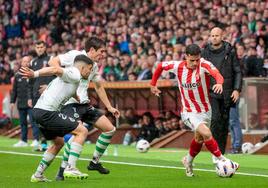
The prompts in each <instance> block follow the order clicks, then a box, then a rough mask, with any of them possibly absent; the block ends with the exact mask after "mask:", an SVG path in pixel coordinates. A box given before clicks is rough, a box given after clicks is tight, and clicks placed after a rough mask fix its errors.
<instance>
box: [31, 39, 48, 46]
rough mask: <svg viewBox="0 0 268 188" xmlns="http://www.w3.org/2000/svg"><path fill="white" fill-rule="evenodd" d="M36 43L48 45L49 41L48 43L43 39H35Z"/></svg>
mask: <svg viewBox="0 0 268 188" xmlns="http://www.w3.org/2000/svg"><path fill="white" fill-rule="evenodd" d="M34 44H35V45H40V44H43V45H44V46H47V43H46V42H45V41H43V40H37V41H35V43H34Z"/></svg>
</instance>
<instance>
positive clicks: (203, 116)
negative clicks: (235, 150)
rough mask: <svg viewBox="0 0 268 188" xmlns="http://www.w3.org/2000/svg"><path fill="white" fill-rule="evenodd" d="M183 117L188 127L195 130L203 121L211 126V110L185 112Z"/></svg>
mask: <svg viewBox="0 0 268 188" xmlns="http://www.w3.org/2000/svg"><path fill="white" fill-rule="evenodd" d="M181 119H182V121H183V123H184V125H186V126H187V127H189V128H191V129H192V130H193V131H195V130H196V129H197V128H198V126H199V125H200V124H201V123H204V124H206V126H207V127H210V124H211V111H208V112H201V113H196V112H183V113H181Z"/></svg>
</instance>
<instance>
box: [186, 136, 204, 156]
mask: <svg viewBox="0 0 268 188" xmlns="http://www.w3.org/2000/svg"><path fill="white" fill-rule="evenodd" d="M202 145H203V143H198V142H197V141H196V140H195V139H193V140H192V142H191V145H190V151H189V154H190V155H191V156H192V157H193V158H194V157H195V156H196V155H197V154H198V153H199V152H200V150H201V148H202Z"/></svg>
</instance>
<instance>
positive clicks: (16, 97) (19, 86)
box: [10, 56, 39, 147]
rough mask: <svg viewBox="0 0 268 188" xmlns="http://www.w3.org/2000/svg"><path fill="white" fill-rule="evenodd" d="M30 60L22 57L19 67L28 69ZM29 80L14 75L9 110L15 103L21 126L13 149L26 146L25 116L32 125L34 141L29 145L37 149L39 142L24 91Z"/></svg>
mask: <svg viewBox="0 0 268 188" xmlns="http://www.w3.org/2000/svg"><path fill="white" fill-rule="evenodd" d="M30 61H31V58H30V57H29V56H24V57H23V58H22V61H21V67H29V65H30ZM28 84H29V80H28V79H26V78H23V77H22V75H20V74H19V73H16V75H15V79H14V83H13V89H12V92H11V97H10V108H11V112H13V110H14V107H15V103H16V102H17V108H18V111H19V119H20V126H21V140H20V141H19V142H18V143H16V144H14V147H25V146H28V144H27V141H28V139H27V137H28V123H27V116H29V119H30V123H31V125H32V132H33V137H34V141H33V143H32V144H31V146H33V147H38V140H39V129H38V127H37V125H36V123H35V122H34V121H33V117H32V106H29V105H28V100H27V99H28V97H27V92H25V89H27V88H28Z"/></svg>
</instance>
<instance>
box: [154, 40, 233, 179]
mask: <svg viewBox="0 0 268 188" xmlns="http://www.w3.org/2000/svg"><path fill="white" fill-rule="evenodd" d="M200 53H201V50H200V48H199V46H198V45H196V44H191V45H188V46H187V47H186V56H185V58H186V60H183V61H166V62H161V63H159V64H158V66H157V68H156V70H155V72H154V74H153V78H152V81H151V92H152V93H153V94H155V95H156V96H159V94H160V93H161V91H160V90H159V89H158V88H157V86H156V82H157V80H158V78H159V77H160V75H161V73H162V71H163V70H166V71H172V72H173V73H174V74H175V75H176V78H177V81H178V87H179V90H180V95H181V102H182V110H181V117H182V120H183V122H184V124H185V125H187V126H188V127H190V128H191V129H192V130H194V131H195V136H194V138H193V140H192V142H191V145H190V151H189V153H188V154H187V156H185V157H184V158H183V160H182V162H183V165H184V166H185V168H186V175H187V176H190V177H191V176H193V175H194V174H193V167H192V162H193V159H194V158H195V156H196V155H197V154H198V153H199V152H200V150H201V148H202V145H203V143H204V144H205V146H206V147H207V149H208V150H209V151H210V152H211V153H212V154H213V155H214V156H215V157H217V158H218V159H219V160H225V157H224V156H223V155H222V154H221V151H220V150H219V147H218V144H217V142H216V141H215V140H214V138H213V137H212V134H211V131H210V129H209V127H210V122H211V106H210V102H209V92H208V89H209V76H212V77H213V78H214V79H215V80H216V84H215V85H214V86H213V88H212V89H213V91H214V92H215V93H221V92H222V91H223V88H222V84H223V82H224V79H223V77H222V75H221V74H220V72H219V71H218V70H217V69H216V67H214V66H213V64H212V63H210V62H209V61H206V60H205V59H203V58H200V57H201V56H200ZM236 168H238V164H236Z"/></svg>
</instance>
